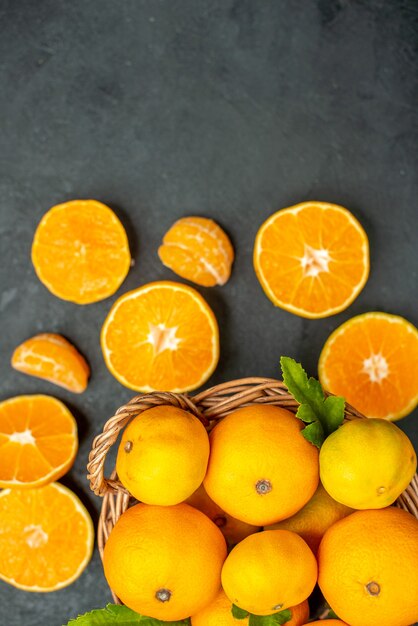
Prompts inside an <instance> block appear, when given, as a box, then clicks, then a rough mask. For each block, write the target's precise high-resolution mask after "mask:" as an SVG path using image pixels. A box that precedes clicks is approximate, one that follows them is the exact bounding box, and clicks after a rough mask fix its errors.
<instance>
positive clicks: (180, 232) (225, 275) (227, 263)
mask: <svg viewBox="0 0 418 626" xmlns="http://www.w3.org/2000/svg"><path fill="white" fill-rule="evenodd" d="M158 256H159V257H160V259H161V261H162V262H163V263H164V265H165V266H166V267H169V268H170V269H171V270H173V272H175V273H176V274H178V275H179V276H181V277H182V278H186V280H191V281H193V282H194V283H197V284H198V285H202V286H203V287H213V286H214V285H224V284H225V283H226V282H227V280H228V279H229V277H230V275H231V266H232V263H233V260H234V249H233V247H232V244H231V242H230V240H229V237H228V236H227V234H226V233H225V232H224V231H223V230H222V228H221V227H220V226H218V224H216V222H214V221H213V220H210V219H207V218H205V217H182V218H181V219H179V220H177V222H175V223H174V224H173V226H172V227H171V228H170V229H169V230H168V231H167V233H166V234H165V235H164V239H163V243H162V245H161V246H160V247H159V249H158Z"/></svg>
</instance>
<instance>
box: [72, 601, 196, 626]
mask: <svg viewBox="0 0 418 626" xmlns="http://www.w3.org/2000/svg"><path fill="white" fill-rule="evenodd" d="M116 624H117V625H119V626H137V624H140V626H170V625H171V626H190V619H183V620H180V621H175V622H162V621H161V620H159V619H154V618H153V617H146V616H144V615H140V614H139V613H136V612H135V611H132V610H131V609H128V607H127V606H120V605H119V604H108V605H107V606H106V607H105V608H104V609H94V610H93V611H90V612H89V613H85V614H84V615H79V616H78V617H77V618H75V619H71V620H70V621H69V622H68V624H67V626H102V625H108V626H114V625H116Z"/></svg>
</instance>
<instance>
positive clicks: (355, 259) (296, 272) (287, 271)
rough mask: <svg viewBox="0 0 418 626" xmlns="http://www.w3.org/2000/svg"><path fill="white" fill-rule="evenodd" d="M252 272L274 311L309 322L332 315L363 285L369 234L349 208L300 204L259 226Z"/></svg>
mask: <svg viewBox="0 0 418 626" xmlns="http://www.w3.org/2000/svg"><path fill="white" fill-rule="evenodd" d="M254 268H255V272H256V274H257V277H258V279H259V281H260V283H261V286H262V287H263V289H264V291H265V293H266V295H267V296H268V297H269V298H270V300H271V301H272V302H273V304H275V305H276V306H279V307H281V308H283V309H285V310H286V311H290V312H291V313H295V314H296V315H300V316H302V317H308V318H320V317H327V316H329V315H334V314H335V313H338V312H340V311H343V310H344V309H346V308H347V307H348V306H349V305H350V304H351V303H352V302H353V300H354V299H355V298H356V297H357V296H358V294H359V293H360V291H361V290H362V289H363V287H364V285H365V283H366V281H367V278H368V275H369V243H368V239H367V235H366V233H365V231H364V230H363V228H362V226H361V225H360V223H359V222H358V221H357V219H356V218H355V217H354V216H353V215H352V214H351V213H350V211H348V210H347V209H345V208H343V207H341V206H338V205H336V204H327V203H325V202H303V203H302V204H297V205H296V206H292V207H290V208H287V209H282V210H281V211H278V212H277V213H274V215H272V216H271V217H269V218H268V220H267V221H265V222H264V224H263V225H262V226H261V228H260V229H259V231H258V233H257V236H256V240H255V246H254Z"/></svg>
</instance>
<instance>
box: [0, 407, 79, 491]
mask: <svg viewBox="0 0 418 626" xmlns="http://www.w3.org/2000/svg"><path fill="white" fill-rule="evenodd" d="M77 447H78V440H77V424H76V421H75V419H74V417H73V416H72V415H71V413H70V411H69V410H68V409H67V407H66V406H64V404H63V403H62V402H60V401H59V400H56V399H55V398H52V397H51V396H44V395H33V396H16V397H14V398H9V399H8V400H4V401H3V402H0V487H2V488H5V487H20V488H27V487H40V486H41V485H46V484H47V483H50V482H52V481H53V480H56V479H57V478H60V477H61V476H63V475H64V474H65V473H66V472H67V471H68V470H69V469H70V467H71V466H72V464H73V462H74V459H75V455H76V453H77Z"/></svg>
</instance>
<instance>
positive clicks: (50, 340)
mask: <svg viewBox="0 0 418 626" xmlns="http://www.w3.org/2000/svg"><path fill="white" fill-rule="evenodd" d="M12 367H14V369H15V370H18V371H19V372H23V373H24V374H29V375H30V376H37V377H38V378H43V379H45V380H48V381H49V382H51V383H54V384H55V385H59V386H60V387H64V388H65V389H68V390H69V391H73V392H74V393H82V392H83V391H85V389H86V387H87V380H88V377H89V375H90V368H89V366H88V365H87V363H86V361H85V359H84V358H83V357H82V356H81V354H80V353H79V352H78V350H76V348H75V347H74V346H73V345H71V343H70V342H69V341H67V340H66V339H64V337H61V335H56V334H54V333H42V334H40V335H35V336H34V337H31V338H30V339H27V340H26V341H24V342H23V343H21V344H20V346H18V347H17V348H16V350H15V351H14V353H13V356H12Z"/></svg>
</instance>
